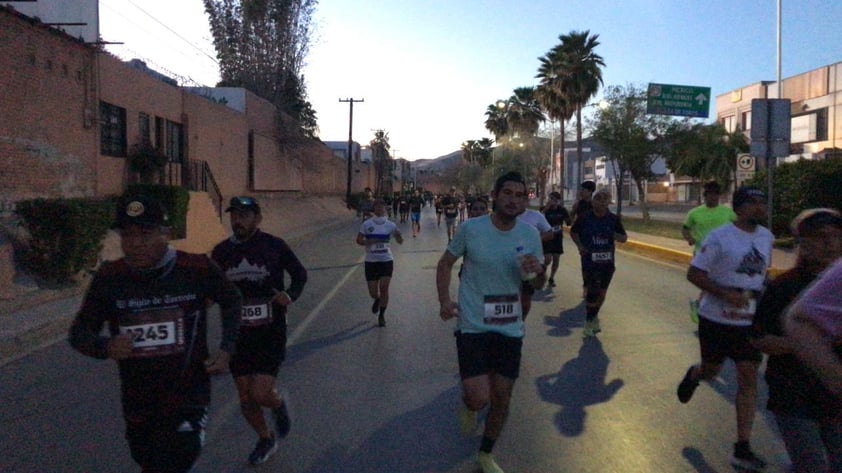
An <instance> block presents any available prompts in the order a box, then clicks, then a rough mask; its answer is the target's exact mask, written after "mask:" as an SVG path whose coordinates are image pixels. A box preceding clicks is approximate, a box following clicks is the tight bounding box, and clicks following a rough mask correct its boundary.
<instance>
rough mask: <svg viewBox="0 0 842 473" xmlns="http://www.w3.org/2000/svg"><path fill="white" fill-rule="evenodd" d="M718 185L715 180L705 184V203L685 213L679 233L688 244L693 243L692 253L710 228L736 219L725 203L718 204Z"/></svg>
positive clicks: (694, 252)
mask: <svg viewBox="0 0 842 473" xmlns="http://www.w3.org/2000/svg"><path fill="white" fill-rule="evenodd" d="M719 194H720V187H719V183H717V182H716V181H711V182H708V183H707V184H705V190H704V194H702V195H703V196H704V199H705V203H704V204H703V205H700V206H698V207H696V208H694V209H693V210H691V211H690V212H688V213H687V217H686V218H685V219H684V225H683V226H682V227H681V235H682V236H683V237H684V239H685V240H687V244H688V245H693V254H696V253H697V252H698V251H699V249H700V248H701V247H702V242H703V241H704V240H705V237H707V236H708V233H710V232H711V231H712V230H715V229H717V228H719V227H721V226H722V225H725V224H726V223H731V222H733V221H735V220H736V219H737V215H736V214H735V213H734V211H733V210H732V209H731V207H728V206H726V205H720V204H719Z"/></svg>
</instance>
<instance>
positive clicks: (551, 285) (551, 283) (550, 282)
mask: <svg viewBox="0 0 842 473" xmlns="http://www.w3.org/2000/svg"><path fill="white" fill-rule="evenodd" d="M547 284H549V285H550V287H555V280H554V279H553V278H550V280H549V281H547Z"/></svg>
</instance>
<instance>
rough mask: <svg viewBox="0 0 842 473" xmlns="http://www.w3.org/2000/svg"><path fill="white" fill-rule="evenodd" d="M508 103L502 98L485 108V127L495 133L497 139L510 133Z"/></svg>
mask: <svg viewBox="0 0 842 473" xmlns="http://www.w3.org/2000/svg"><path fill="white" fill-rule="evenodd" d="M505 108H506V104H505V101H503V100H500V101H498V102H497V103H493V104H491V105H489V106H488V108H487V109H486V110H485V117H486V118H485V129H486V130H488V131H489V132H491V134H492V135H494V140H495V141H500V138H502V137H504V136H506V135H508V134H509V122H508V120H506V110H505Z"/></svg>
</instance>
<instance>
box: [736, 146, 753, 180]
mask: <svg viewBox="0 0 842 473" xmlns="http://www.w3.org/2000/svg"><path fill="white" fill-rule="evenodd" d="M756 169H757V161H756V160H755V159H754V156H752V155H750V154H748V153H743V154H740V155H738V156H737V187H740V186H742V185H743V183H744V182H746V181H748V180H749V179H751V178H753V177H754V172H755V170H756Z"/></svg>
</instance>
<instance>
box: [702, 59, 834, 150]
mask: <svg viewBox="0 0 842 473" xmlns="http://www.w3.org/2000/svg"><path fill="white" fill-rule="evenodd" d="M781 90H782V92H781V98H785V99H789V100H790V101H791V108H790V112H791V116H792V123H791V136H790V150H789V151H790V154H789V156H787V157H784V158H778V161H779V162H780V161H787V160H794V159H799V158H804V159H824V158H827V157H829V156H840V153H842V62H837V63H836V64H831V65H827V66H822V67H819V68H817V69H814V70H812V71H808V72H804V73H801V74H798V75H795V76H792V77H788V78H785V79H783V80H782V81H781ZM777 95H778V84H777V81H760V82H756V83H754V84H750V85H746V86H743V87H739V88H737V89H734V90H732V91H730V92H728V93H725V94H722V95H718V96H717V97H716V120H717V121H718V122H719V123H722V124H723V125H724V126H725V128H726V129H727V130H728V131H734V130H736V129H740V130H742V131H743V132H744V133H746V136H748V137H750V135H751V101H752V99H774V98H778V96H777Z"/></svg>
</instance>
